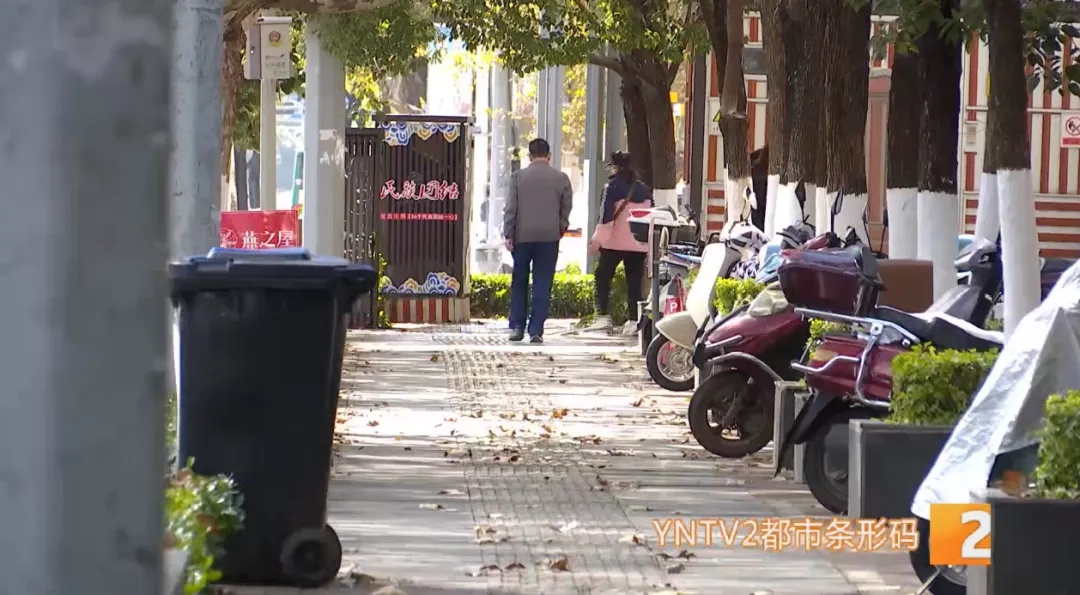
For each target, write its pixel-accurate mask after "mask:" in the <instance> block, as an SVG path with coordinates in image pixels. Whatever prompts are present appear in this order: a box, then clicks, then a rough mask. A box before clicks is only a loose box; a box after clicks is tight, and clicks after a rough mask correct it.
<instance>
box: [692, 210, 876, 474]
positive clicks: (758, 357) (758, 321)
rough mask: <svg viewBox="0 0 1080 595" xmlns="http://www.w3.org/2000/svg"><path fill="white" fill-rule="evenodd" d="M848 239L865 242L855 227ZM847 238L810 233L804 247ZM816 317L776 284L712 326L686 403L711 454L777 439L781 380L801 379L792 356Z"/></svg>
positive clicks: (737, 453) (746, 451) (731, 453)
mask: <svg viewBox="0 0 1080 595" xmlns="http://www.w3.org/2000/svg"><path fill="white" fill-rule="evenodd" d="M848 242H858V236H857V235H855V234H854V230H852V232H851V233H850V234H849V238H848ZM842 245H844V243H843V242H841V240H840V238H838V237H837V236H836V235H835V234H832V233H826V234H822V235H821V236H818V237H816V238H813V239H811V240H810V241H808V242H806V243H805V244H804V245H803V250H806V251H814V250H825V249H829V248H837V247H840V246H842ZM809 337H810V324H809V322H807V321H806V320H804V319H803V318H802V317H801V316H799V315H798V314H796V313H795V312H794V310H793V309H792V308H791V307H790V306H789V305H788V303H787V300H786V299H785V298H784V293H783V291H782V290H781V288H780V284H779V283H778V282H777V281H776V279H775V278H774V279H773V280H772V281H771V283H770V284H769V285H768V286H767V287H766V289H765V290H764V291H762V292H761V293H760V294H758V296H757V297H756V298H754V300H753V301H752V302H750V304H748V305H747V306H746V307H745V308H741V309H737V310H736V311H735V312H733V313H732V314H731V315H729V316H727V317H724V318H723V320H722V321H721V323H720V324H719V325H717V326H716V327H714V328H712V329H711V330H710V332H709V333H708V334H707V335H706V339H705V341H703V342H701V343H699V345H698V347H697V349H696V351H695V358H694V361H695V364H698V365H699V367H700V368H701V369H702V377H703V378H705V379H706V380H705V381H704V382H702V383H701V384H700V385H699V386H698V387H697V389H696V390H695V391H694V395H693V396H692V397H691V399H690V405H689V407H688V408H687V414H686V416H687V422H688V423H689V425H690V431H691V432H692V433H693V436H694V439H695V440H697V442H698V444H700V445H701V446H702V447H704V448H705V450H707V451H709V452H710V453H712V454H715V455H718V456H721V457H725V458H741V457H745V456H747V455H750V454H753V453H755V452H757V451H759V450H761V449H762V448H764V447H765V445H766V444H768V443H769V441H770V440H772V439H773V408H774V402H775V399H774V394H775V386H776V384H775V383H777V382H782V381H785V380H794V379H795V377H796V375H795V373H794V372H793V371H792V370H791V367H790V365H789V364H790V362H791V361H792V359H793V358H797V357H798V356H799V354H800V353H802V350H803V348H804V347H805V345H806V342H807V340H808V339H809Z"/></svg>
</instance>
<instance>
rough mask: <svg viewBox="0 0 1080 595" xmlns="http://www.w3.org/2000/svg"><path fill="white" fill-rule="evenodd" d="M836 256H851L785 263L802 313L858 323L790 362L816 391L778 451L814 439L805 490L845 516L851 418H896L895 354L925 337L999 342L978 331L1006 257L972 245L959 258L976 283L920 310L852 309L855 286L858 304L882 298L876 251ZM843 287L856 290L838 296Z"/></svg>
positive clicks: (985, 345) (961, 343) (946, 343)
mask: <svg viewBox="0 0 1080 595" xmlns="http://www.w3.org/2000/svg"><path fill="white" fill-rule="evenodd" d="M838 256H840V257H842V256H845V253H843V252H841V253H836V254H829V255H826V254H817V255H814V259H816V260H814V259H809V258H807V255H805V254H798V253H791V254H788V255H786V257H785V261H784V264H782V265H781V266H780V278H781V285H782V286H783V287H784V289H785V291H784V294H785V296H786V297H787V299H788V301H790V302H791V303H793V304H795V305H796V308H795V312H796V314H797V315H800V316H803V317H806V318H815V319H819V320H824V321H828V322H833V323H839V324H842V325H847V326H848V327H849V328H851V329H852V330H851V332H850V333H846V334H845V333H835V334H829V335H826V336H825V338H824V339H823V340H822V341H821V343H820V344H819V345H817V346H816V348H814V349H813V350H812V352H810V353H804V354H803V357H802V358H800V361H798V362H793V363H792V364H791V367H792V369H793V370H794V371H796V372H798V373H800V374H802V375H803V376H804V378H805V380H806V386H807V388H808V389H809V391H810V394H811V396H810V399H809V401H807V403H806V404H805V405H804V406H803V409H802V410H801V411H800V412H799V415H798V416H797V417H796V419H795V422H794V424H793V425H792V427H791V429H790V430H788V432H787V435H786V436H784V438H783V439H782V441H781V442H780V444H778V445H777V451H778V453H779V454H780V457H782V456H783V455H785V454H786V452H787V450H788V449H790V448H792V447H793V446H794V445H797V444H806V451H805V454H804V458H803V473H804V474H805V479H806V484H807V487H808V488H809V489H810V492H811V493H812V494H813V495H814V497H815V498H816V499H817V500H818V502H820V503H821V505H822V506H824V507H825V508H827V509H829V510H830V511H832V512H834V513H838V514H841V513H844V512H845V511H846V510H847V495H848V494H847V491H848V490H847V467H848V460H847V456H848V455H847V436H848V434H847V425H848V422H849V421H850V420H852V419H873V418H882V417H885V416H887V415H888V413H889V398H890V396H891V392H892V370H891V367H890V365H891V362H892V359H893V358H894V357H895V356H896V355H898V354H900V353H903V352H904V351H907V350H909V349H910V348H911V346H912V345H915V344H919V343H929V344H931V345H934V346H935V347H939V348H941V349H957V350H968V349H977V350H989V349H996V348H999V347H1001V342H1002V334H1001V333H998V332H994V331H987V330H983V329H982V328H980V327H981V326H982V325H983V324H985V322H986V320H987V318H988V317H989V314H990V310H991V309H992V307H993V304H994V300H995V297H996V296H997V294H998V292H999V289H1000V286H1001V260H1000V257H999V253H998V248H997V246H996V245H995V244H993V243H990V242H987V241H985V240H983V241H978V242H976V243H974V244H972V245H971V246H969V247H968V248H967V249H966V250H965V252H964V253H963V254H961V255H960V257H959V258H957V260H956V263H955V264H956V268H957V270H959V271H961V272H970V284H968V285H965V286H957V287H955V288H953V289H951V290H949V292H948V293H946V294H945V295H943V296H942V297H941V298H939V299H938V300H937V301H935V302H934V304H933V305H932V306H931V307H930V308H929V309H928V310H927V311H926V312H923V313H919V314H909V313H906V312H902V311H900V310H896V309H894V308H889V307H886V306H877V307H873V308H871V309H870V310H869V311H863V312H855V313H852V312H849V311H845V310H846V309H847V306H848V304H850V301H849V299H848V298H847V297H846V296H848V295H849V292H850V291H856V292H858V293H859V294H860V296H862V297H860V304H863V305H865V304H868V303H869V304H876V303H877V297H878V292H879V291H880V290H882V289H884V287H883V285H882V283H881V280H880V276H879V275H878V272H877V261H876V259H875V258H874V256H873V255H872V254H870V253H868V252H867V253H864V254H861V255H859V254H854V253H851V254H847V256H848V258H847V259H842V258H837V257H838ZM835 287H846V288H848V289H847V290H846V291H842V292H837V293H833V292H832V291H833V289H832V288H835ZM808 351H810V350H809V349H808ZM802 361H806V362H807V363H802ZM780 457H778V460H779V458H780ZM779 471H780V469H779V467H778V468H777V469H776V472H777V473H779Z"/></svg>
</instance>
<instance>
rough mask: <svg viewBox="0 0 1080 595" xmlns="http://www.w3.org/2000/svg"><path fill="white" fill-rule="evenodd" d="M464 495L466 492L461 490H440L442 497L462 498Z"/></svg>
mask: <svg viewBox="0 0 1080 595" xmlns="http://www.w3.org/2000/svg"><path fill="white" fill-rule="evenodd" d="M463 493H464V492H462V491H461V490H453V489H451V490H439V495H440V496H460V495H462V494H463Z"/></svg>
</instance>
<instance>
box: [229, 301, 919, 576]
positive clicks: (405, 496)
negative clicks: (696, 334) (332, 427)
mask: <svg viewBox="0 0 1080 595" xmlns="http://www.w3.org/2000/svg"><path fill="white" fill-rule="evenodd" d="M556 324H558V323H556ZM564 326H565V325H564ZM555 331H556V329H550V330H549V331H548V337H547V339H548V341H547V343H545V344H543V345H531V344H513V343H509V342H507V341H506V339H505V336H506V335H505V331H504V330H503V329H502V328H501V325H494V324H491V325H464V326H460V327H428V328H414V329H407V330H391V331H380V332H358V333H355V334H352V335H350V338H349V343H348V347H347V352H346V360H345V366H344V370H345V371H344V377H343V381H342V391H343V402H342V406H341V413H340V414H339V419H338V430H339V434H340V436H339V441H340V442H341V444H340V445H339V446H338V449H337V451H338V452H337V456H336V459H335V468H334V479H333V481H332V486H331V495H330V500H331V501H330V511H331V519H330V522H331V524H332V525H333V526H334V528H335V529H336V530H337V531H338V533H339V534H340V536H341V538H342V542H343V543H344V547H345V562H344V564H343V567H342V568H343V576H342V579H341V581H340V582H341V586H339V587H338V588H336V589H330V590H331V591H333V590H340V591H341V592H348V593H373V592H377V593H381V594H383V595H391V594H395V593H408V594H409V595H427V594H430V595H466V594H481V593H530V594H531V593H544V594H551V595H554V594H562V593H590V594H615V593H668V594H674V593H698V594H702V595H706V594H707V595H726V594H733V595H734V594H737V595H748V594H760V595H764V594H770V595H794V594H814V595H841V594H843V595H848V594H851V595H855V594H859V593H895V594H898V595H899V594H907V593H912V592H913V591H914V590H915V588H916V587H917V582H916V581H915V577H914V575H913V574H912V572H911V570H910V567H909V566H908V562H907V555H906V553H877V554H832V553H822V552H798V551H794V550H788V551H783V552H766V551H762V550H760V549H754V548H742V547H737V546H736V547H724V546H721V545H715V546H711V547H707V546H704V545H697V546H686V545H681V546H677V545H675V544H672V543H668V544H666V545H665V546H664V547H661V546H660V544H659V543H658V539H657V534H656V531H655V530H654V528H653V522H652V521H653V520H654V519H659V520H662V519H679V518H686V519H693V518H704V517H708V518H717V517H722V518H727V519H735V518H766V517H777V516H782V517H789V518H793V519H794V518H803V517H806V516H821V517H824V516H826V515H827V513H826V512H825V510H824V509H822V508H820V507H819V506H817V504H816V503H815V502H814V500H813V498H812V497H811V496H810V495H809V494H808V493H807V492H806V491H805V489H804V488H803V486H799V485H796V484H794V483H793V482H791V481H789V480H785V479H775V480H774V479H772V477H771V476H772V470H771V464H770V463H769V461H770V460H771V458H770V456H771V455H770V453H769V452H768V451H763V452H762V453H758V454H757V455H755V456H753V457H750V458H748V459H745V460H742V461H728V460H724V459H720V458H718V457H714V456H712V455H709V454H708V453H706V452H705V451H704V450H703V449H701V448H700V447H699V446H698V445H697V443H696V442H694V441H693V438H691V437H690V436H689V432H688V431H687V428H686V422H685V411H686V402H687V398H688V395H685V394H677V393H669V392H666V391H663V390H662V389H659V388H658V387H655V385H653V384H652V383H651V381H649V379H648V377H647V375H646V373H645V369H644V364H643V363H642V362H641V359H640V357H639V356H637V355H636V345H631V344H629V343H628V342H627V341H626V340H625V339H622V338H608V337H599V336H595V335H589V336H558V335H557V334H556V332H555ZM680 554H681V556H680ZM373 577H374V578H373ZM391 583H392V584H391ZM230 592H232V593H236V594H238V595H247V594H249V593H251V594H255V593H259V594H264V593H265V594H270V593H275V594H278V593H281V594H288V595H292V594H293V593H298V592H299V591H297V590H295V589H292V590H289V589H280V590H275V589H236V590H232V591H230Z"/></svg>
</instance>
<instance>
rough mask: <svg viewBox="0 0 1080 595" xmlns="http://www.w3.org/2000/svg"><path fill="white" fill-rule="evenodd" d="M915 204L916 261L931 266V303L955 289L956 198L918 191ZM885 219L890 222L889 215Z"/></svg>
mask: <svg viewBox="0 0 1080 595" xmlns="http://www.w3.org/2000/svg"><path fill="white" fill-rule="evenodd" d="M916 201H917V206H916V209H917V211H918V219H917V220H918V226H917V227H918V232H917V236H918V242H919V248H918V257H919V260H929V261H930V262H931V263H932V264H933V266H934V299H937V298H939V297H941V296H942V294H944V293H945V292H946V291H949V290H950V289H952V288H953V287H956V253H957V239H956V237H957V235H958V231H957V230H959V229H960V212H959V208H958V203H957V197H956V195H955V194H950V193H944V192H924V191H920V192H919V193H918V197H917V199H916ZM889 217H890V219H891V218H892V213H890V214H889ZM890 223H891V221H890Z"/></svg>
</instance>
